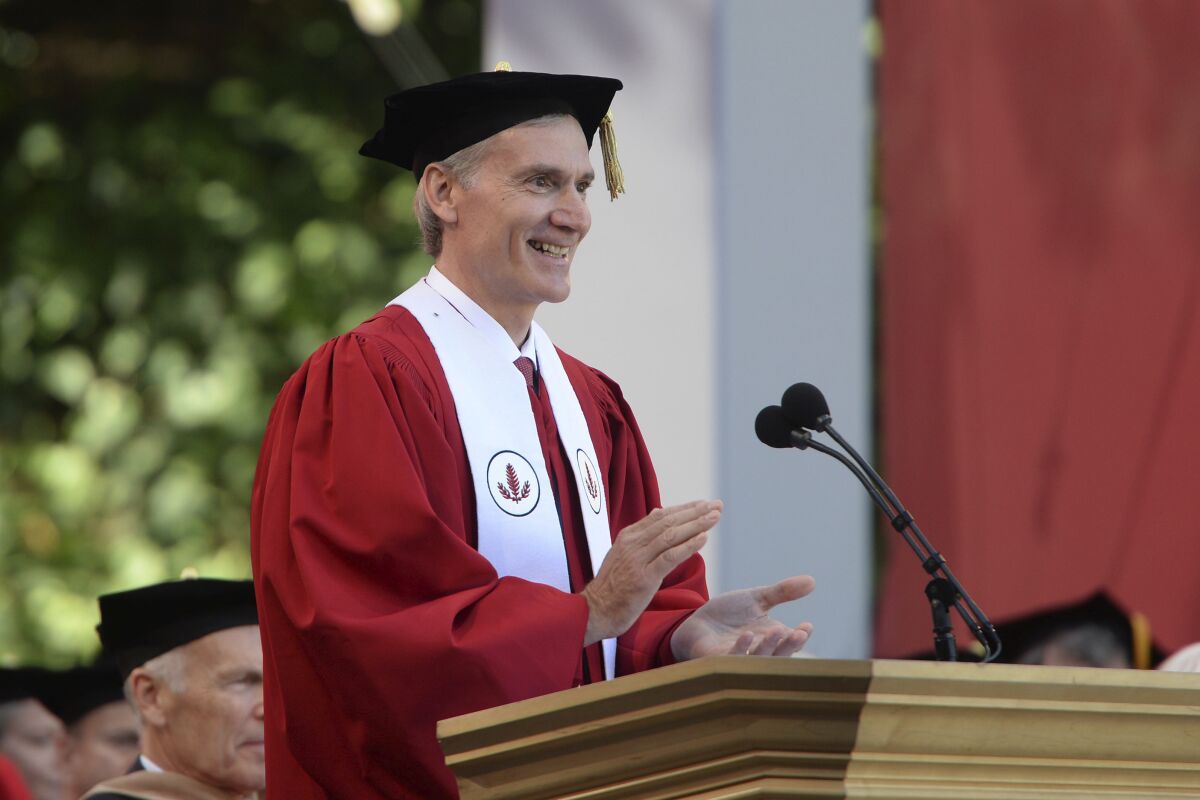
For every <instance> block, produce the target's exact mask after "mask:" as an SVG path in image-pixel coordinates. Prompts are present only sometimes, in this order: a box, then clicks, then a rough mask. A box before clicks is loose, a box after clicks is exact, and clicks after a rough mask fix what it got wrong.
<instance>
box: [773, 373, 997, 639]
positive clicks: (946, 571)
mask: <svg viewBox="0 0 1200 800" xmlns="http://www.w3.org/2000/svg"><path fill="white" fill-rule="evenodd" d="M775 409H778V411H776V410H775ZM754 429H755V432H756V433H758V438H759V439H760V440H761V441H762V442H763V443H765V444H767V445H769V446H771V447H796V448H798V449H801V450H806V449H813V450H816V451H818V452H821V453H825V454H826V455H829V456H832V457H833V458H836V459H837V460H838V461H840V462H841V463H842V464H843V465H844V466H846V468H847V469H849V470H850V471H851V472H852V473H854V476H855V477H856V478H858V480H859V482H860V483H861V484H862V485H863V487H864V488H865V489H866V490H867V492H868V493H869V494H870V495H871V499H872V500H874V501H875V505H876V506H878V507H879V510H880V511H882V512H883V514H884V516H886V517H887V518H888V520H889V521H890V522H891V524H892V527H893V528H895V529H896V531H897V532H898V533H899V534H900V535H901V536H902V537H903V538H904V541H905V542H907V543H908V545H909V547H911V548H912V550H913V552H914V553H915V554H916V555H917V558H919V559H920V560H921V566H922V567H923V568H924V569H925V571H926V572H927V573H929V575H930V576H931V577H932V580H931V581H930V582H929V585H928V586H927V587H926V595H927V596H928V597H929V600H930V605H931V607H932V609H933V615H934V633H935V638H934V649H935V650H936V652H937V655H938V658H939V660H943V661H953V660H955V658H956V654H955V645H954V634H953V632H952V627H951V625H950V621H949V617H948V616H947V609H948V608H949V607H953V608H954V609H955V610H957V611H958V613H959V616H961V617H962V619H963V621H964V622H965V623H966V624H967V627H969V628H970V629H971V632H972V633H973V634H974V635H975V638H976V639H978V640H979V642H980V643H981V644H982V645H983V647H984V651H985V654H984V659H983V660H984V661H993V660H995V659H996V657H998V656H999V655H1000V648H1001V643H1000V637H999V636H998V635H997V634H996V629H995V627H994V626H993V625H992V624H991V622H990V621H989V620H988V618H987V616H986V615H985V614H984V613H983V611H982V610H980V608H979V606H977V605H976V604H975V601H974V600H972V599H971V596H970V595H969V594H967V591H966V589H964V588H963V586H962V584H961V583H960V582H959V580H958V579H957V578H956V577H954V573H952V572H951V571H950V567H949V565H948V564H947V563H946V559H945V558H944V557H943V556H942V554H941V553H939V552H938V551H937V550H935V549H934V548H933V546H932V545H931V544H930V543H929V541H928V540H927V539H926V538H925V535H924V534H923V533H922V532H921V529H920V528H919V527H918V526H917V522H916V520H915V519H913V516H912V514H910V513H909V512H908V510H907V509H906V508H905V507H904V505H903V504H902V503H901V502H900V499H899V498H898V497H896V495H895V493H894V492H892V490H891V487H889V486H888V485H887V482H886V481H884V480H883V478H882V477H880V475H879V473H878V472H876V471H875V470H874V468H872V467H871V465H870V463H868V462H867V460H866V459H865V458H863V457H862V456H861V455H860V454H859V453H858V451H857V450H855V449H854V447H852V446H851V445H850V443H849V442H848V441H846V440H845V439H844V438H843V437H842V435H841V434H839V433H838V432H837V430H836V429H835V428H834V427H833V417H832V416H831V415H830V413H829V403H828V402H826V400H825V395H824V394H822V393H821V390H820V389H818V388H817V387H816V386H813V385H812V384H811V383H795V384H792V385H791V386H789V387H788V389H787V391H785V392H784V393H783V399H782V401H781V405H779V406H768V407H767V408H764V409H763V410H762V411H760V412H759V414H758V418H757V419H755V421H754ZM797 429H800V430H797ZM809 430H812V431H817V432H819V433H827V434H829V436H830V437H831V438H832V439H833V440H834V441H835V442H836V443H837V444H838V445H839V446H840V447H841V448H842V449H843V450H845V451H846V452H847V453H849V454H850V456H851V458H853V459H854V462H853V463H852V462H851V461H850V460H849V459H847V458H846V457H845V456H844V455H842V454H841V453H839V452H837V451H836V450H834V449H833V448H830V447H826V446H825V445H822V444H821V443H819V442H816V441H814V440H813V439H812V435H811V434H810V433H808V431H809ZM856 464H857V466H856ZM860 468H861V469H860ZM885 497H886V501H885V499H884V498H885ZM939 573H940V575H941V577H939ZM964 603H965V604H966V606H967V607H966V608H964V607H963V604H964ZM968 609H969V611H968Z"/></svg>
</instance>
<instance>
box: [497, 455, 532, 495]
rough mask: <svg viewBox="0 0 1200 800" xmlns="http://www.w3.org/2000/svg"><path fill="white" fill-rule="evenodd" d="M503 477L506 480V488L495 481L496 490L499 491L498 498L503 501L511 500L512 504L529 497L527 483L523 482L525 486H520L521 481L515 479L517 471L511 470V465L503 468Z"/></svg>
mask: <svg viewBox="0 0 1200 800" xmlns="http://www.w3.org/2000/svg"><path fill="white" fill-rule="evenodd" d="M504 476H505V477H506V478H507V479H508V486H505V485H504V484H503V483H501V482H500V481H496V488H497V489H499V490H500V496H501V497H503V498H504V499H505V500H511V501H513V502H514V503H519V502H521V501H522V500H524V499H525V498H526V497H529V481H525V485H524V486H522V485H521V481H520V480H518V478H517V471H516V470H515V469H513V465H512V464H509V465H508V466H506V467H505V468H504Z"/></svg>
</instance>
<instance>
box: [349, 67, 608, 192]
mask: <svg viewBox="0 0 1200 800" xmlns="http://www.w3.org/2000/svg"><path fill="white" fill-rule="evenodd" d="M620 89H621V82H620V81H619V80H617V79H616V78H596V77H592V76H589V75H549V74H546V73H541V72H509V71H504V68H503V67H501V68H500V70H499V71H497V72H480V73H476V74H473V75H464V76H462V77H460V78H453V79H451V80H448V81H442V82H441V83H431V84H429V85H427V86H418V87H415V88H413V89H408V90H406V91H403V92H400V93H399V94H394V95H392V96H391V97H389V98H387V100H385V101H384V119H383V127H382V128H380V129H379V132H378V133H376V134H375V136H374V137H372V138H371V139H370V140H368V141H367V142H366V143H365V144H363V146H362V148H361V149H360V150H359V151H358V152H359V153H361V154H362V155H364V156H368V157H370V158H378V159H380V160H382V161H387V162H389V163H392V164H395V165H397V166H399V167H403V168H404V169H410V170H412V171H413V174H414V175H416V176H417V178H418V179H420V177H421V176H422V175H423V174H424V173H425V167H427V166H429V165H430V164H431V163H433V162H435V161H441V160H443V159H445V158H447V157H449V156H451V155H453V154H455V153H457V152H458V151H459V150H462V149H464V148H466V147H470V146H471V145H473V144H477V143H478V142H482V141H483V140H484V139H487V138H488V137H490V136H494V135H495V134H497V133H500V131H503V130H507V129H508V128H511V127H513V126H514V125H520V124H521V123H522V122H528V121H529V120H531V119H537V118H538V117H543V116H546V115H547V114H570V115H571V116H573V117H574V118H575V119H577V120H578V121H579V127H580V128H582V129H583V135H584V136H585V137H587V143H588V147H589V148H590V147H591V146H592V140H593V138H594V137H595V135H596V129H597V128H598V127H599V126H600V121H601V120H602V119H603V118H604V115H605V113H606V112H607V111H608V107H609V105H610V104H611V103H612V99H613V96H614V95H615V94H616V93H617V91H618V90H620Z"/></svg>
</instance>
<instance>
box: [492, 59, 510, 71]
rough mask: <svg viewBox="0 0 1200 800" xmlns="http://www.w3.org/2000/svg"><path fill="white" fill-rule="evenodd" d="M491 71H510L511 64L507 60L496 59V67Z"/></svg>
mask: <svg viewBox="0 0 1200 800" xmlns="http://www.w3.org/2000/svg"><path fill="white" fill-rule="evenodd" d="M492 72H512V64H510V63H508V62H507V61H497V62H496V68H495V69H494V70H492Z"/></svg>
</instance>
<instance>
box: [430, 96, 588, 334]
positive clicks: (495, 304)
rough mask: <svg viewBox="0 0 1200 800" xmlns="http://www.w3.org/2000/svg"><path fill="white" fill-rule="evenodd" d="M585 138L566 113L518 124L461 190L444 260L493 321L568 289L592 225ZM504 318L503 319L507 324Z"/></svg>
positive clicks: (554, 299)
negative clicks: (575, 261) (576, 258)
mask: <svg viewBox="0 0 1200 800" xmlns="http://www.w3.org/2000/svg"><path fill="white" fill-rule="evenodd" d="M594 177H595V176H594V173H593V171H592V164H591V159H590V158H589V157H588V146H587V140H586V139H585V138H584V135H583V131H582V130H581V129H580V127H579V123H578V122H577V121H576V120H575V119H574V118H573V117H568V116H563V117H557V118H554V119H552V120H539V121H537V122H536V123H534V124H525V125H518V126H516V127H514V128H509V129H508V130H505V131H503V132H501V133H499V134H497V135H496V136H495V137H494V138H493V141H491V142H490V143H489V147H488V150H487V154H486V156H485V157H484V160H483V163H482V165H481V166H480V169H479V172H478V174H477V176H476V178H475V180H474V181H473V182H472V184H471V185H470V186H469V187H461V189H460V194H459V196H458V202H457V203H456V211H457V213H458V219H457V221H456V223H455V224H454V225H453V226H449V227H448V229H447V232H446V245H445V248H444V250H443V253H442V258H441V259H439V263H441V262H442V261H449V262H452V264H453V267H454V269H455V271H456V272H457V273H458V274H459V275H461V276H462V277H463V278H465V282H466V283H467V284H468V285H467V286H462V287H460V288H462V289H464V291H467V293H468V294H470V295H471V296H472V298H473V299H474V300H475V301H476V302H477V303H479V304H480V305H481V306H483V308H484V309H485V310H487V311H488V312H489V313H491V314H492V316H493V317H496V318H497V319H501V320H502V318H504V317H510V316H512V315H514V314H515V315H518V316H522V315H525V314H528V316H529V317H530V318H532V315H533V311H534V310H535V309H536V308H537V306H538V305H539V304H541V303H543V302H551V303H559V302H562V301H563V300H566V299H567V295H568V294H570V291H571V261H572V259H573V258H574V256H575V250H576V248H577V247H578V246H579V243H580V242H581V241H582V240H583V237H584V236H586V235H587V232H588V229H589V228H590V227H591V224H592V215H591V212H589V211H588V207H587V202H586V192H587V189H588V187H589V186H590V185H591V183H592V181H593V179H594ZM502 321H503V320H502Z"/></svg>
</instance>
